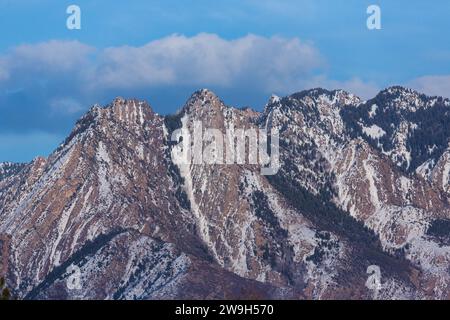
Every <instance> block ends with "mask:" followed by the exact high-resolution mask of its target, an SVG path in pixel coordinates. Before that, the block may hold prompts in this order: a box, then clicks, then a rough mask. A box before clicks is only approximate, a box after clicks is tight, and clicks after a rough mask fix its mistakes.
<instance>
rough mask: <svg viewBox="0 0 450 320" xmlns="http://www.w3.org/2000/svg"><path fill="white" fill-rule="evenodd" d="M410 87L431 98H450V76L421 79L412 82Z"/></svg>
mask: <svg viewBox="0 0 450 320" xmlns="http://www.w3.org/2000/svg"><path fill="white" fill-rule="evenodd" d="M408 86H410V87H412V88H414V89H416V90H417V91H419V92H423V93H426V94H428V95H431V96H443V97H447V98H450V75H441V76H433V75H431V76H424V77H420V78H417V79H414V80H412V81H410V82H409V83H408Z"/></svg>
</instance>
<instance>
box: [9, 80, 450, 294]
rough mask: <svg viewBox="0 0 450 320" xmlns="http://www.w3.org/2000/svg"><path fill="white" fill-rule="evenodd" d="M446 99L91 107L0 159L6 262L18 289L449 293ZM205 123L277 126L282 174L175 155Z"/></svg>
mask: <svg viewBox="0 0 450 320" xmlns="http://www.w3.org/2000/svg"><path fill="white" fill-rule="evenodd" d="M449 110H450V102H449V100H448V99H443V98H437V97H427V96H425V95H422V94H419V93H417V92H414V91H412V90H409V89H406V88H401V87H392V88H389V89H386V90H384V91H382V92H380V93H379V94H378V95H377V96H376V97H375V98H374V99H371V100H368V101H362V100H361V99H359V98H358V97H356V96H355V95H352V94H349V93H347V92H345V91H342V90H338V91H327V90H323V89H313V90H308V91H303V92H300V93H296V94H293V95H291V96H288V97H283V98H279V97H276V96H272V97H271V98H270V100H269V102H268V103H267V105H266V106H265V108H264V110H263V111H262V112H256V111H253V110H251V109H237V108H233V107H229V106H226V105H225V104H224V103H223V102H222V101H221V100H220V99H219V98H218V97H217V96H216V95H215V94H214V93H212V92H211V91H209V90H205V89H204V90H200V91H197V92H195V93H194V94H193V95H192V96H191V98H190V99H189V100H188V101H187V103H186V105H185V106H184V107H183V108H182V109H181V110H180V111H179V112H178V113H177V114H176V115H172V116H160V115H158V114H156V113H154V112H153V111H152V109H151V107H150V106H149V105H148V104H147V103H145V102H142V101H138V100H125V99H122V98H117V99H116V100H114V101H113V102H112V103H111V104H110V105H108V106H105V107H100V106H94V107H93V108H92V109H91V110H90V111H89V112H88V113H87V114H86V115H85V116H84V117H83V118H81V119H80V120H79V121H78V122H77V124H76V126H75V128H74V129H73V131H72V133H71V134H70V136H69V137H68V138H67V139H66V141H65V142H64V143H63V144H62V145H61V146H60V147H59V148H58V149H57V150H55V152H54V153H52V154H51V155H50V156H49V157H48V158H36V159H35V160H34V161H32V162H31V163H29V164H26V165H12V164H0V245H1V248H0V253H1V258H0V263H1V264H0V272H1V274H2V275H5V276H6V279H7V283H8V286H9V287H10V288H11V289H12V291H13V293H14V295H16V296H17V297H19V298H29V299H51V298H68V299H71V298H92V299H94V298H95V299H163V298H169V299H171V298H194V299H204V298H225V299H227V298H247V299H249V298H278V299H281V298H290V299H327V298H340V299H341V298H342V299H370V298H378V299H379V298H381V299H383V298H385V299H389V298H400V299H401V298H414V299H422V298H431V299H435V298H437V299H446V298H450V287H449V285H450V274H449V270H448V266H449V265H450V222H449V220H448V219H450V206H449V203H448V200H449V196H450V194H449V192H450V189H449V181H450V180H449V174H450V148H449V145H448V141H449V138H450V131H448V129H447V126H446V123H447V117H449V115H448V111H449ZM199 122H201V123H202V125H203V127H204V128H215V129H218V130H219V132H223V133H225V132H230V131H234V130H236V129H239V128H240V129H249V128H255V129H268V130H270V129H276V130H278V132H279V133H280V136H279V145H280V164H281V167H280V170H279V172H278V173H277V174H276V175H272V176H270V175H269V176H265V175H261V173H260V167H259V166H258V165H255V164H183V163H180V161H178V160H179V157H180V154H181V153H182V151H183V150H182V149H180V144H177V143H174V141H172V139H171V138H172V134H173V133H174V132H176V131H175V130H177V129H182V130H184V132H189V133H190V134H193V133H194V130H195V126H196V123H199ZM373 265H376V266H378V267H379V268H380V271H381V287H380V288H379V290H376V292H375V291H374V290H372V289H370V288H368V287H367V286H366V281H367V278H368V277H369V274H367V268H368V267H369V266H373ZM74 270H76V272H75V273H76V274H75V275H74ZM74 276H78V280H77V281H79V286H76V288H74V287H73V286H71V285H70V282H71V281H72V280H73V277H74Z"/></svg>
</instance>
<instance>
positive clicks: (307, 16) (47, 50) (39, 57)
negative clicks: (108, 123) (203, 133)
mask: <svg viewBox="0 0 450 320" xmlns="http://www.w3.org/2000/svg"><path fill="white" fill-rule="evenodd" d="M71 4H75V5H78V6H79V7H80V8H81V30H68V29H67V28H66V19H67V17H68V16H69V15H68V14H66V9H67V7H68V6H69V5H71ZM371 4H377V5H379V6H380V8H381V21H382V29H381V30H372V31H371V30H368V29H367V27H366V20H367V17H368V15H367V13H366V9H367V7H368V6H369V5H371ZM0 32H1V33H0V161H6V160H10V161H29V160H31V159H32V158H33V157H34V156H36V155H38V154H41V155H47V154H48V153H49V152H51V151H52V149H54V148H55V147H56V146H57V145H58V144H59V143H60V142H61V140H62V139H63V138H64V137H65V136H66V135H67V134H68V133H69V131H70V130H71V128H72V126H73V124H74V122H75V120H76V119H77V118H79V117H80V116H81V115H82V114H83V113H84V112H86V110H87V109H88V108H89V107H90V106H91V105H92V104H94V103H100V104H106V103H108V102H109V101H111V100H112V99H113V98H114V97H116V96H124V97H137V98H140V99H146V100H148V101H149V103H150V104H151V105H152V107H153V109H154V110H156V111H157V112H159V113H163V114H166V113H172V112H174V111H176V110H177V109H178V108H180V107H181V106H182V105H183V103H184V102H185V100H186V99H187V98H188V97H189V96H190V94H191V93H192V92H193V91H195V90H196V89H199V88H203V87H207V88H210V89H212V90H213V91H215V92H216V93H217V94H218V95H219V96H220V97H221V98H222V99H223V100H224V101H225V103H227V104H229V105H235V106H252V107H254V108H255V109H261V108H262V107H263V106H264V104H265V102H266V101H267V99H268V97H269V96H270V94H272V93H276V94H278V95H286V94H290V93H293V92H296V91H300V90H303V89H308V88H311V87H318V86H321V87H326V88H329V89H335V88H343V89H346V90H349V91H352V92H354V93H356V94H358V95H360V96H362V97H363V98H369V97H372V96H373V95H375V94H376V92H377V91H378V90H379V89H381V88H383V87H386V86H390V85H394V84H400V85H406V86H411V87H414V88H416V89H418V90H421V91H423V92H425V93H428V94H432V95H435V94H437V95H444V96H450V40H449V32H450V1H448V0H433V1H425V0H415V1H411V0H409V1H407V0H395V1H392V0H385V1H375V0H373V1H365V0H345V1H339V0H328V1H327V0H295V1H276V0H273V1H270V0H222V1H211V0H190V1H189V0H178V1H174V0H164V1H149V0H134V1H133V0H128V1H107V0H97V1H96V0H73V1H62V0H0Z"/></svg>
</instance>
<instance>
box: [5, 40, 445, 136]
mask: <svg viewBox="0 0 450 320" xmlns="http://www.w3.org/2000/svg"><path fill="white" fill-rule="evenodd" d="M328 68H329V65H328V61H327V57H326V56H325V55H324V54H322V53H321V52H320V50H319V49H318V48H317V47H316V46H315V45H314V43H312V42H309V41H304V40H301V39H299V38H296V37H293V38H286V37H281V36H273V37H263V36H258V35H254V34H249V35H246V36H243V37H240V38H235V39H231V40H230V39H225V38H222V37H220V36H218V35H217V34H210V33H199V34H197V35H195V36H191V37H188V36H184V35H180V34H173V35H170V36H167V37H164V38H161V39H158V40H154V41H150V42H148V43H147V44H145V45H142V46H116V47H106V48H96V47H95V46H91V45H88V44H85V43H81V42H79V41H62V40H51V41H47V42H41V43H36V44H24V45H19V46H16V47H13V48H10V49H9V50H8V51H7V52H6V53H3V54H2V55H0V114H1V117H0V135H1V134H3V135H4V134H11V133H14V134H20V135H22V136H24V135H29V136H32V135H33V134H35V133H36V132H40V131H46V132H48V133H49V134H52V135H55V136H61V135H62V134H66V133H67V130H68V128H70V127H71V125H72V124H73V122H74V120H75V119H76V117H78V116H79V115H80V114H81V113H82V112H84V111H85V110H86V108H88V107H89V106H90V105H92V104H94V103H97V102H98V103H105V102H106V101H109V100H111V99H112V98H113V97H115V96H117V95H124V96H135V97H140V98H146V99H149V100H151V101H155V100H154V99H152V97H153V96H162V97H164V102H163V103H161V101H158V100H156V101H155V109H156V110H157V111H158V112H160V113H171V112H174V111H175V110H176V109H177V108H178V107H179V106H180V102H179V101H182V100H183V99H185V98H186V96H187V95H188V94H189V93H190V92H191V91H192V90H193V89H197V88H200V87H209V88H212V89H214V90H216V91H218V92H220V93H221V94H222V96H224V98H225V100H226V102H227V103H229V104H234V105H244V104H245V105H251V106H252V107H255V108H261V107H262V105H263V103H264V101H265V100H266V99H267V97H268V96H269V95H270V94H271V93H277V94H282V95H283V94H289V93H292V92H296V91H300V90H303V89H307V88H312V87H324V88H327V89H336V88H342V89H345V90H348V91H350V92H354V93H355V94H357V95H359V96H361V97H362V98H370V97H372V96H373V95H374V94H375V93H376V92H378V91H379V89H380V87H381V86H379V85H377V84H376V83H375V82H370V81H364V80H363V79H361V78H359V77H357V76H355V77H352V78H349V79H343V80H340V79H332V78H330V77H329V76H328V74H327V70H328ZM410 84H411V86H412V87H414V88H418V89H419V90H420V91H423V92H425V93H428V94H440V95H446V92H448V88H449V87H450V81H449V78H448V77H445V76H442V77H435V76H427V77H423V78H419V79H416V80H412V81H411V83H410ZM161 91H163V92H164V94H161ZM228 98H230V99H228ZM21 140H22V141H23V140H27V139H26V138H24V137H22V139H21Z"/></svg>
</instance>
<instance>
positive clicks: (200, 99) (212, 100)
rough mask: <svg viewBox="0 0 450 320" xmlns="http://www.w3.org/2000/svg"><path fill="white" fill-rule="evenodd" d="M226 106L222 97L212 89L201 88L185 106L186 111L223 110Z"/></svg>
mask: <svg viewBox="0 0 450 320" xmlns="http://www.w3.org/2000/svg"><path fill="white" fill-rule="evenodd" d="M224 108H226V107H225V105H224V103H223V102H222V100H220V98H219V97H218V96H217V95H216V94H215V93H214V92H212V91H211V90H208V89H201V90H198V91H196V92H194V93H193V94H192V95H191V97H190V98H189V99H188V101H187V102H186V104H185V106H184V107H183V111H184V112H185V113H192V112H194V113H195V112H198V111H202V112H203V111H221V110H223V109H224Z"/></svg>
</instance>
